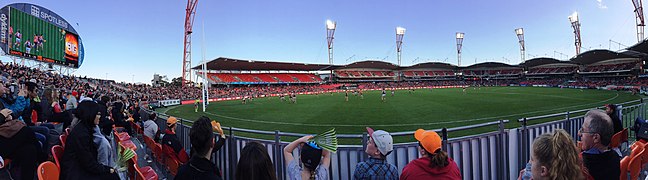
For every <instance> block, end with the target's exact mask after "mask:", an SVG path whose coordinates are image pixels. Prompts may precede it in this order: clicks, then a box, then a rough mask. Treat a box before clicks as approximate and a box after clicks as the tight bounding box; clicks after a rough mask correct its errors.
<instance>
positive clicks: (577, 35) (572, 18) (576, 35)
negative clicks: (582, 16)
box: [568, 12, 581, 55]
mask: <svg viewBox="0 0 648 180" xmlns="http://www.w3.org/2000/svg"><path fill="white" fill-rule="evenodd" d="M568 18H569V22H570V23H571V25H572V28H574V45H576V55H578V54H580V49H581V36H580V35H581V34H580V21H579V20H578V12H574V13H573V14H572V15H571V16H569V17H568Z"/></svg>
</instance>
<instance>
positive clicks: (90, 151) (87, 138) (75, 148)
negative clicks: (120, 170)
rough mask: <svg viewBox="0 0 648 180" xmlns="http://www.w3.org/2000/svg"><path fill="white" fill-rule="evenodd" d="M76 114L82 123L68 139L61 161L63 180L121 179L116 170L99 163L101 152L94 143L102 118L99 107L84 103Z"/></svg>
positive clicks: (95, 104) (73, 130) (89, 102)
mask: <svg viewBox="0 0 648 180" xmlns="http://www.w3.org/2000/svg"><path fill="white" fill-rule="evenodd" d="M75 114H76V115H77V116H78V118H79V120H80V122H79V124H77V125H76V126H75V127H74V129H72V132H70V135H68V137H67V142H66V143H65V150H64V151H63V157H62V160H61V179H119V176H118V175H117V173H115V169H113V168H112V167H110V166H106V165H103V164H101V163H99V161H97V159H98V156H99V155H98V154H99V152H98V149H97V146H95V144H94V143H93V139H94V138H93V134H94V131H95V127H96V125H97V124H99V118H100V116H101V115H100V114H99V105H98V104H97V103H95V102H92V101H84V102H82V103H80V104H79V107H78V109H77V110H76V113H75Z"/></svg>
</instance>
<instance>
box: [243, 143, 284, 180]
mask: <svg viewBox="0 0 648 180" xmlns="http://www.w3.org/2000/svg"><path fill="white" fill-rule="evenodd" d="M235 179H236V180H276V179H277V176H276V175H275V168H274V166H273V165H272V159H270V156H269V155H268V150H266V147H265V146H263V144H261V143H259V142H256V141H253V142H249V143H247V144H246V145H245V147H244V148H243V150H241V158H240V159H239V161H238V164H237V165H236V178H235Z"/></svg>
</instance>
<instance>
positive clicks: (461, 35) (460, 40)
mask: <svg viewBox="0 0 648 180" xmlns="http://www.w3.org/2000/svg"><path fill="white" fill-rule="evenodd" d="M463 39H464V33H462V32H458V33H457V66H461V46H462V45H463Z"/></svg>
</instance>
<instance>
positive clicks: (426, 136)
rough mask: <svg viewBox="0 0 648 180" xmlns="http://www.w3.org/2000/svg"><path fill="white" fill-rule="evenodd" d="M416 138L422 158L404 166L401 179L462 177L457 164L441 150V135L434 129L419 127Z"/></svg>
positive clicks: (415, 134)
mask: <svg viewBox="0 0 648 180" xmlns="http://www.w3.org/2000/svg"><path fill="white" fill-rule="evenodd" d="M414 138H416V140H417V141H418V142H419V148H418V150H419V153H420V154H421V158H418V159H415V160H413V161H412V162H410V163H409V164H407V165H406V166H405V167H404V168H403V172H402V174H401V176H400V179H401V180H406V179H461V172H460V171H459V167H457V164H456V163H455V162H454V160H452V158H450V157H449V156H448V154H447V153H446V152H445V151H443V150H441V137H439V134H437V133H436V132H434V131H425V130H423V129H418V130H416V132H415V133H414Z"/></svg>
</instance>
